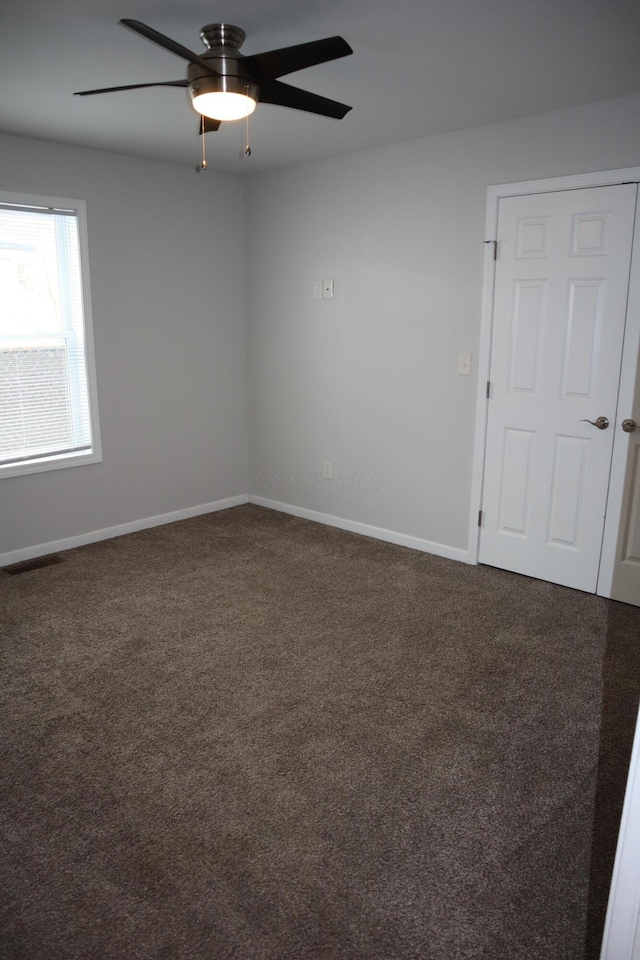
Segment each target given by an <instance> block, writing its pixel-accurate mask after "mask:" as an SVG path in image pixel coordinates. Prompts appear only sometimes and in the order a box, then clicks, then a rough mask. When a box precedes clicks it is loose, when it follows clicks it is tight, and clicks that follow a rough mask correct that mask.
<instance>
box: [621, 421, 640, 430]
mask: <svg viewBox="0 0 640 960" xmlns="http://www.w3.org/2000/svg"><path fill="white" fill-rule="evenodd" d="M621 426H622V429H623V430H624V432H625V433H633V431H634V430H635V428H636V427H637V426H638V424H637V423H636V422H635V420H623V421H622V424H621Z"/></svg>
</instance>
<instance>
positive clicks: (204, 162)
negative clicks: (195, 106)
mask: <svg viewBox="0 0 640 960" xmlns="http://www.w3.org/2000/svg"><path fill="white" fill-rule="evenodd" d="M200 139H201V140H202V163H201V164H200V169H201V170H206V169H207V146H206V140H207V135H206V133H205V132H204V114H202V132H201V134H200Z"/></svg>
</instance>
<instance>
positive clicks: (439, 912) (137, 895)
mask: <svg viewBox="0 0 640 960" xmlns="http://www.w3.org/2000/svg"><path fill="white" fill-rule="evenodd" d="M63 557H64V563H61V564H59V565H56V566H51V567H46V568H43V569H40V570H37V571H34V572H31V573H25V574H22V575H21V576H16V577H9V576H8V575H6V574H3V575H0V610H1V614H0V616H1V617H2V621H3V630H2V674H3V687H2V692H3V703H2V766H1V777H2V795H1V797H0V824H1V831H2V832H1V837H2V851H1V855H0V885H1V888H2V894H1V896H2V938H1V946H0V956H2V957H3V958H6V960H18V958H25V960H27V958H28V960H76V958H77V960H80V958H82V960H94V958H95V960H108V958H109V960H110V958H118V960H120V958H122V960H125V958H126V960H306V958H323V960H356V958H357V960H409V958H412V960H413V958H415V960H431V958H433V960H462V958H464V960H467V958H485V960H519V958H522V960H525V958H526V960H584V958H588V960H592V958H593V960H595V958H596V957H597V953H598V944H599V940H600V937H601V934H602V923H603V918H604V910H605V906H606V897H607V890H608V884H609V879H610V874H611V867H612V863H613V855H614V852H615V842H616V833H617V827H618V820H619V816H620V810H621V804H622V798H623V793H624V786H625V778H626V766H627V763H628V758H629V753H630V748H631V737H632V733H633V724H634V719H635V711H636V708H637V703H638V693H639V677H640V640H639V636H640V610H638V609H634V608H631V607H627V606H624V605H622V604H616V603H611V602H608V601H605V600H601V599H599V598H597V597H592V596H589V595H585V594H581V593H578V592H576V591H572V590H567V589H564V588H562V587H556V586H553V585H551V584H547V583H543V582H540V581H535V580H529V579H527V578H525V577H519V576H515V575H512V574H509V573H506V572H504V571H500V570H494V569H490V568H486V567H477V568H474V567H468V566H464V565H462V564H456V563H454V562H451V561H447V560H442V559H439V558H437V557H432V556H428V555H425V554H420V553H417V552H414V551H411V550H407V549H404V548H401V547H394V546H391V545H388V544H384V543H380V542H377V541H375V540H369V539H367V538H363V537H357V536H355V535H351V534H348V533H344V532H342V531H338V530H334V529H331V528H327V527H322V526H319V525H316V524H313V523H309V522H306V521H302V520H296V519H293V518H291V517H287V516H285V515H282V514H277V513H273V512H269V511H267V510H264V509H261V508H259V507H254V506H247V507H239V508H236V509H234V510H229V511H226V512H224V513H218V514H213V515H210V516H205V517H201V518H197V519H194V520H188V521H184V522H181V523H175V524H172V525H169V526H166V527H157V528H155V529H153V530H149V531H144V532H142V533H138V534H133V535H131V536H127V537H121V538H118V539H116V540H110V541H105V542H103V543H99V544H94V545H92V546H89V547H83V548H80V549H78V550H74V551H70V552H69V553H66V554H64V555H63Z"/></svg>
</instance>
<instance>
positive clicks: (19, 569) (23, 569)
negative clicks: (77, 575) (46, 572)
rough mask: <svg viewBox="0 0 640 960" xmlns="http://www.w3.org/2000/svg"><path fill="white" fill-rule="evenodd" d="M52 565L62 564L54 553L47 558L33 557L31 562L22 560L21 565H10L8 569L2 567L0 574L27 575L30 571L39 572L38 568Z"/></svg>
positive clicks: (11, 575)
mask: <svg viewBox="0 0 640 960" xmlns="http://www.w3.org/2000/svg"><path fill="white" fill-rule="evenodd" d="M54 563H62V560H61V559H60V557H57V556H56V555H55V554H54V553H51V554H49V556H48V557H34V559H33V560H23V561H22V563H12V564H11V566H10V567H3V568H2V572H3V573H8V574H9V576H10V577H15V576H17V574H19V573H29V571H30V570H39V569H40V567H51V566H53V564H54Z"/></svg>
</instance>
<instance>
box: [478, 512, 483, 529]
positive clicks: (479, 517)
mask: <svg viewBox="0 0 640 960" xmlns="http://www.w3.org/2000/svg"><path fill="white" fill-rule="evenodd" d="M478 526H479V527H481V526H482V510H478Z"/></svg>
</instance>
